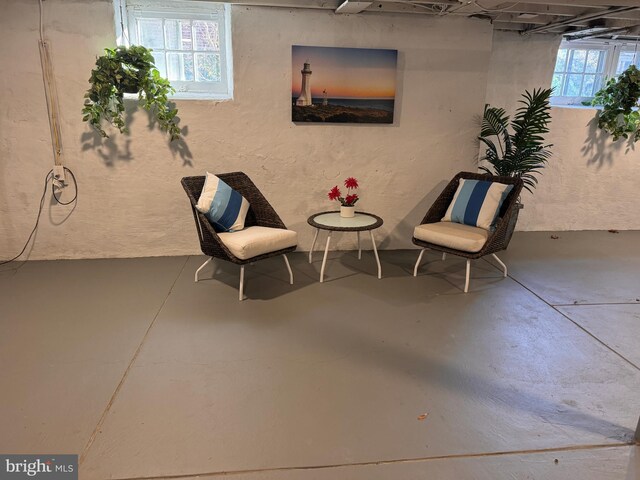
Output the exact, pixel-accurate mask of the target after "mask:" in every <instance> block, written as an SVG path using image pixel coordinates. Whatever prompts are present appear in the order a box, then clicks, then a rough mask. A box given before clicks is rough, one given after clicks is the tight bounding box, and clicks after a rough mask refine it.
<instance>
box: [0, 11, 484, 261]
mask: <svg viewBox="0 0 640 480" xmlns="http://www.w3.org/2000/svg"><path fill="white" fill-rule="evenodd" d="M37 20H38V8H37V1H36V0H28V1H24V0H5V1H4V2H3V14H2V17H1V18H0V40H1V41H2V45H3V48H2V50H1V51H0V61H2V64H3V65H5V66H8V65H11V68H3V69H2V70H1V71H0V132H2V133H1V135H0V154H1V155H2V160H1V162H0V217H1V219H2V221H1V223H0V252H2V257H8V256H9V255H10V254H13V252H17V251H19V249H20V247H21V246H22V244H23V242H24V240H25V238H26V236H27V235H28V232H29V231H30V229H31V226H32V225H33V221H34V220H35V214H36V211H37V207H38V201H39V196H40V193H41V190H42V179H43V177H44V175H45V173H46V172H47V171H49V169H50V168H51V165H52V162H53V160H52V156H51V149H50V137H49V127H48V124H47V119H46V110H45V101H44V94H43V88H42V79H41V74H40V66H39V59H38V46H37V27H38V22H37ZM45 28H46V32H47V36H48V37H49V39H50V40H51V45H52V56H53V61H54V69H55V73H56V77H57V82H58V89H59V92H60V108H61V115H62V134H63V146H64V154H65V158H66V164H67V165H68V166H69V167H70V168H72V169H73V170H74V171H75V172H76V175H77V177H78V181H79V184H80V199H79V201H78V205H77V208H76V209H75V210H74V211H73V213H72V214H71V215H69V216H68V218H66V217H67V214H68V213H69V208H65V207H60V206H57V205H52V204H51V202H50V201H49V199H47V201H46V203H45V210H44V212H43V215H42V219H41V226H40V229H39V231H38V235H37V238H36V242H35V246H34V247H33V250H32V252H31V257H30V258H31V259H41V258H82V257H128V256H145V255H176V254H191V253H197V252H198V251H199V247H198V244H197V239H196V232H195V227H194V225H193V220H192V217H191V213H190V210H189V207H188V204H187V199H186V196H185V195H184V192H183V191H182V188H181V186H180V184H179V180H180V178H181V177H182V176H184V175H197V174H201V173H203V172H204V171H205V170H210V171H214V172H218V171H233V170H244V171H245V172H247V173H248V174H249V175H250V176H251V177H252V178H253V179H254V181H255V182H256V183H257V184H258V186H259V187H260V188H261V189H262V190H263V192H264V193H265V194H266V196H267V198H268V199H269V200H270V201H271V203H272V204H273V205H274V207H275V208H276V209H277V210H278V212H279V213H280V214H281V216H282V218H283V220H284V221H285V223H287V225H288V226H289V227H290V228H293V229H295V230H297V231H298V232H299V233H300V240H301V247H302V248H303V249H308V248H309V245H310V243H311V238H312V236H311V235H312V232H311V228H310V227H309V226H308V225H307V224H306V219H307V217H308V216H309V215H310V214H311V213H313V212H316V211H319V210H323V209H328V208H330V207H332V204H331V203H330V202H328V200H326V197H325V193H326V192H327V191H328V189H329V188H330V187H332V186H333V185H335V184H336V183H339V182H340V181H341V180H342V179H343V178H344V177H345V176H347V175H353V176H356V177H357V178H358V179H359V180H360V181H361V183H362V185H363V188H362V190H361V197H362V200H361V203H360V205H361V208H363V209H366V210H370V211H372V212H375V213H377V214H379V215H381V216H382V217H383V218H384V219H385V225H384V227H383V228H382V230H381V231H380V233H379V234H378V237H379V240H381V241H382V248H401V247H407V246H409V245H410V237H411V232H412V228H413V225H414V224H416V223H417V222H418V221H419V220H420V219H421V218H422V215H423V214H424V213H425V211H426V208H427V207H428V205H429V204H430V202H431V201H432V200H433V198H434V196H435V195H436V193H437V191H438V190H439V189H440V188H441V185H442V184H443V182H444V181H445V180H446V179H448V178H450V177H451V176H452V175H453V174H454V173H455V172H457V171H459V170H463V169H470V168H473V166H474V161H475V154H476V152H477V146H476V145H475V144H474V142H473V137H474V134H475V131H476V128H477V127H476V123H475V122H476V117H477V116H478V114H479V113H480V112H481V111H482V106H483V104H484V95H485V89H486V83H487V68H488V62H489V57H490V50H491V41H492V32H491V26H490V25H489V24H488V23H487V22H484V21H481V20H473V19H469V20H465V19H450V18H447V19H437V18H427V17H421V18H412V17H410V16H406V15H405V16H377V15H356V16H345V15H339V16H336V15H334V14H333V13H330V12H324V11H323V12H320V11H301V10H295V9H294V10H288V9H268V8H246V7H234V9H233V42H234V43H233V49H234V68H235V99H234V100H233V101H230V102H221V103H216V102H211V101H180V102H178V107H179V110H180V117H181V119H182V122H181V125H185V126H187V127H188V133H187V135H186V150H182V152H176V151H172V150H170V149H169V148H168V146H167V140H166V138H165V137H164V136H163V135H162V134H161V132H159V131H157V130H153V131H150V130H149V129H148V128H147V124H148V120H147V116H146V114H145V113H144V111H135V112H133V113H132V122H131V135H130V136H129V137H124V136H121V135H119V134H118V135H115V136H114V137H113V141H112V142H108V143H106V144H105V145H103V146H101V147H96V146H94V145H93V140H94V136H92V135H91V133H90V131H89V130H88V128H87V126H86V125H85V124H84V123H83V122H81V115H80V110H81V108H82V103H83V94H84V91H85V90H86V88H87V87H88V84H87V79H88V78H89V74H90V70H91V68H92V65H93V63H94V61H95V57H96V55H98V54H100V53H101V51H102V48H103V47H106V46H111V45H113V42H114V36H115V34H114V26H113V11H112V6H111V2H110V1H102V2H100V1H95V0H93V1H73V0H72V1H69V0H65V1H62V0H47V1H46V2H45ZM292 44H307V45H323V46H351V47H372V48H395V49H398V50H399V66H398V67H399V68H398V90H397V106H396V116H397V120H396V122H395V124H394V125H392V126H379V125H378V126H376V125H373V126H361V125H342V126H338V125H331V126H321V125H294V124H293V123H291V121H290V106H289V105H290V85H291V45H292ZM183 155H184V156H186V157H189V158H190V159H191V160H190V162H185V160H184V159H183ZM65 218H66V220H65ZM353 241H354V239H352V238H350V237H348V236H347V237H346V238H345V239H344V241H343V243H342V245H343V246H345V247H349V248H350V247H352V244H353Z"/></svg>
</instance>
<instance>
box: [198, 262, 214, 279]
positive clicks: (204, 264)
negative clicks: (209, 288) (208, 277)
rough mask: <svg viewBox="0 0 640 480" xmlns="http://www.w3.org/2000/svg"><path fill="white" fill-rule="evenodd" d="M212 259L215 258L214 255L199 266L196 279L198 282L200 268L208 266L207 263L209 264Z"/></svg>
mask: <svg viewBox="0 0 640 480" xmlns="http://www.w3.org/2000/svg"><path fill="white" fill-rule="evenodd" d="M211 260H213V257H209V258H208V259H207V261H206V262H204V263H203V264H202V265H201V266H200V268H199V269H198V270H196V279H195V281H196V283H197V282H198V274H199V273H200V270H202V269H203V268H204V267H206V266H207V264H208V263H209V262H210V261H211Z"/></svg>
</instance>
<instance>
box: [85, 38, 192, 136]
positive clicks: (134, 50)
mask: <svg viewBox="0 0 640 480" xmlns="http://www.w3.org/2000/svg"><path fill="white" fill-rule="evenodd" d="M89 82H90V83H91V88H90V89H89V90H88V91H87V93H86V94H85V102H84V108H83V109H82V115H83V116H82V120H84V121H85V122H89V124H91V125H92V126H93V127H94V128H95V129H96V130H97V131H98V132H99V133H100V135H102V136H103V137H105V138H108V135H107V133H106V132H105V131H104V129H103V128H102V121H103V120H106V121H107V122H109V123H111V124H112V125H114V126H115V127H116V128H117V129H118V130H119V131H120V133H129V130H128V128H127V126H126V124H125V120H124V113H125V107H124V94H125V93H137V94H138V100H139V103H140V105H142V107H144V108H145V109H146V110H147V111H149V112H152V113H153V114H154V115H155V117H156V119H157V121H158V125H159V126H160V128H161V130H162V131H164V132H167V133H168V134H169V136H170V137H171V141H173V140H177V139H179V138H180V128H179V127H178V125H177V123H176V115H177V113H178V110H177V109H176V108H172V107H171V106H170V105H169V99H168V96H169V95H170V94H172V93H174V92H175V90H174V89H173V87H172V86H171V84H170V83H169V80H167V79H165V78H163V77H161V76H160V73H159V72H158V70H157V69H156V66H155V64H154V58H153V55H152V54H151V50H149V49H148V48H145V47H142V46H139V45H132V46H130V47H117V48H105V55H103V56H101V57H98V59H97V60H96V67H95V68H94V69H93V70H92V71H91V78H90V79H89Z"/></svg>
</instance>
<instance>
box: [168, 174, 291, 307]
mask: <svg viewBox="0 0 640 480" xmlns="http://www.w3.org/2000/svg"><path fill="white" fill-rule="evenodd" d="M217 176H218V177H219V178H221V179H222V180H224V181H225V182H226V183H227V184H228V185H229V186H230V187H231V188H233V189H235V190H237V191H238V192H239V193H240V194H241V195H242V196H243V197H244V198H246V199H247V201H248V202H249V204H250V208H249V211H248V212H247V217H246V220H245V228H247V227H251V226H261V227H271V228H282V229H286V228H287V227H285V225H284V223H283V222H282V220H281V219H280V217H279V216H278V214H277V213H276V211H275V210H274V209H273V207H272V206H271V205H270V204H269V202H267V200H266V199H265V198H264V196H263V195H262V193H261V192H260V190H258V188H257V187H256V186H255V184H254V183H253V182H252V181H251V179H249V177H248V176H247V175H246V174H244V173H243V172H233V173H221V174H217ZM204 180H205V177H204V176H198V177H184V178H183V179H182V180H181V183H182V186H183V188H184V190H185V192H187V196H188V197H189V200H190V201H191V211H192V212H193V218H194V220H195V222H196V229H197V230H198V238H199V239H200V248H201V249H202V253H204V254H205V255H207V256H209V257H210V258H209V259H208V260H207V261H206V262H204V264H202V266H201V267H200V268H198V270H197V271H196V274H195V281H196V282H197V281H198V274H199V273H200V271H201V270H202V269H203V268H204V267H205V266H206V265H207V264H208V263H209V262H210V261H211V260H212V259H213V258H220V259H222V260H227V261H229V262H232V263H235V264H237V265H240V289H239V299H240V300H242V299H243V298H244V297H243V290H244V266H245V265H246V264H248V263H253V262H256V261H258V260H263V259H265V258H270V257H275V256H277V255H282V256H283V257H284V261H285V264H286V266H287V270H288V271H289V283H290V284H292V285H293V272H292V271H291V266H290V265H289V260H288V259H287V256H286V254H287V253H289V252H293V251H294V250H295V249H296V248H297V246H293V247H288V248H285V249H282V250H276V251H274V252H269V253H265V254H263V255H258V256H255V257H251V258H248V259H240V258H238V257H236V256H235V255H233V254H232V253H231V251H229V249H228V248H227V247H226V246H225V244H224V243H223V242H222V241H221V240H220V237H219V236H218V233H216V231H215V230H214V229H213V227H212V226H211V223H209V220H207V217H206V216H205V215H204V214H203V213H201V212H199V211H198V210H197V209H196V205H197V203H198V198H199V197H200V192H201V191H202V187H203V186H204Z"/></svg>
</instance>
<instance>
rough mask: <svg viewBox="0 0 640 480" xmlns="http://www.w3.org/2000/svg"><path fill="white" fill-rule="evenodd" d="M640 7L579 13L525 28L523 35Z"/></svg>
mask: <svg viewBox="0 0 640 480" xmlns="http://www.w3.org/2000/svg"><path fill="white" fill-rule="evenodd" d="M637 9H638V7H613V8H609V9H607V10H604V11H601V12H592V13H586V14H584V15H578V16H577V17H572V18H568V19H566V20H561V21H559V22H552V23H548V24H547V25H542V26H541V27H534V28H531V29H529V30H525V31H524V32H522V35H528V34H530V33H541V32H546V31H548V30H553V29H554V28H558V27H565V26H567V25H571V24H574V23H576V22H585V21H587V20H595V19H597V18H604V17H608V16H610V15H613V14H614V13H623V12H631V11H633V10H637Z"/></svg>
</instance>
